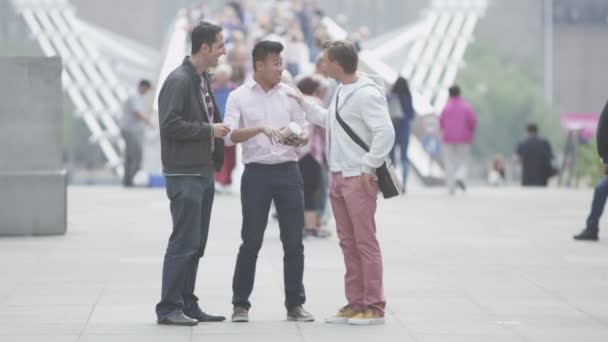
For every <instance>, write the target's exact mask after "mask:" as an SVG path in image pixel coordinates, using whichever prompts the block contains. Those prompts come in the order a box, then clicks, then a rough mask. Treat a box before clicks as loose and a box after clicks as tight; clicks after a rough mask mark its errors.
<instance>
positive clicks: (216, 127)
mask: <svg viewBox="0 0 608 342" xmlns="http://www.w3.org/2000/svg"><path fill="white" fill-rule="evenodd" d="M228 133H230V127H229V126H228V125H225V124H221V123H217V124H213V137H214V138H217V139H224V137H226V136H227V135H228Z"/></svg>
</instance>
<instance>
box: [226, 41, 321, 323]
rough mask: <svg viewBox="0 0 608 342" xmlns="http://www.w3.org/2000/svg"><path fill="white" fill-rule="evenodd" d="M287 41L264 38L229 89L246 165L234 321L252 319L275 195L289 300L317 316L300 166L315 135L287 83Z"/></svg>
mask: <svg viewBox="0 0 608 342" xmlns="http://www.w3.org/2000/svg"><path fill="white" fill-rule="evenodd" d="M281 51H283V45H281V43H278V42H271V41H261V42H259V43H257V44H256V46H255V47H254V49H253V53H252V55H253V66H254V74H253V78H251V79H249V80H247V81H246V82H245V84H243V85H242V86H241V87H239V88H238V89H236V90H235V91H233V92H232V93H231V94H230V96H229V97H228V103H227V104H226V115H225V117H224V123H225V124H226V125H228V126H229V127H232V128H233V129H234V130H233V131H232V132H231V134H230V135H228V136H226V139H225V142H226V145H227V146H230V145H234V144H236V143H241V144H242V147H243V163H244V164H245V172H244V173H243V178H242V180H241V204H242V211H243V225H242V227H241V237H242V239H243V242H242V244H241V247H240V249H239V254H238V257H237V261H236V268H235V270H234V278H233V282H232V291H233V297H232V304H233V305H234V312H233V314H232V321H233V322H247V321H249V316H248V312H249V309H250V307H251V303H250V302H249V296H250V295H251V292H252V291H253V283H254V278H255V268H256V262H257V258H258V253H259V251H260V248H261V247H262V241H263V239H264V231H265V229H266V225H267V223H268V214H269V211H270V204H271V202H272V201H274V203H275V205H276V208H277V214H278V218H279V228H280V230H281V242H282V243H283V251H284V258H283V264H284V271H283V272H284V283H285V306H286V308H287V319H288V320H290V321H303V322H312V321H314V317H313V316H312V315H311V314H310V313H308V312H306V311H305V310H304V308H303V307H302V305H303V304H304V302H305V301H306V296H305V293H304V285H303V280H302V279H303V273H304V246H303V244H302V234H303V230H304V195H303V182H302V176H301V175H300V170H299V168H298V154H297V153H296V152H297V146H300V145H303V144H306V143H307V142H308V134H307V132H306V126H307V124H306V120H305V115H304V112H303V111H302V109H301V108H300V106H299V105H298V104H297V103H296V102H295V100H293V99H291V98H290V97H288V96H287V92H288V91H290V90H291V88H290V87H289V86H287V85H285V84H282V83H281V75H282V73H283V58H282V57H281ZM288 125H289V126H294V125H297V126H298V127H299V128H301V130H302V133H301V134H299V135H297V136H294V137H293V138H286V135H285V134H284V131H283V130H281V129H282V128H285V127H287V126H288Z"/></svg>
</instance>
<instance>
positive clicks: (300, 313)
mask: <svg viewBox="0 0 608 342" xmlns="http://www.w3.org/2000/svg"><path fill="white" fill-rule="evenodd" d="M287 320H288V321H292V322H314V321H315V318H314V317H313V315H311V314H310V312H308V311H306V310H304V308H303V307H302V306H301V305H298V306H294V307H293V308H291V309H289V310H287Z"/></svg>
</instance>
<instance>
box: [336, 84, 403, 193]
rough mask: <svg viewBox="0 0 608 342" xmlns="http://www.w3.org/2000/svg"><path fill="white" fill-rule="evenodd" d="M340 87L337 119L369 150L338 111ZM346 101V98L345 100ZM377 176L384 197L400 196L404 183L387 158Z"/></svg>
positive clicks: (358, 142) (338, 96) (337, 96)
mask: <svg viewBox="0 0 608 342" xmlns="http://www.w3.org/2000/svg"><path fill="white" fill-rule="evenodd" d="M339 100H340V89H338V91H337V93H336V119H337V120H338V123H339V124H340V126H342V129H344V131H345V132H346V134H348V136H349V137H350V138H351V139H352V140H353V141H354V142H355V143H356V144H357V145H359V146H360V147H361V148H362V149H363V150H364V151H365V152H369V146H367V144H366V143H365V142H364V141H363V140H362V139H361V138H360V137H359V136H358V135H357V133H355V132H354V131H353V130H352V128H350V126H349V125H348V124H347V123H346V122H344V120H342V117H340V113H339V112H338V103H339V102H340V101H339ZM347 100H348V98H347ZM344 102H346V100H345V101H344ZM376 176H377V177H378V187H379V188H380V192H382V196H384V198H392V197H395V196H399V195H400V194H401V192H402V191H403V184H402V183H401V181H400V180H399V177H398V176H397V173H396V172H395V169H394V168H393V166H392V165H391V163H390V160H389V159H387V160H386V161H385V162H384V163H382V165H380V167H379V168H377V169H376Z"/></svg>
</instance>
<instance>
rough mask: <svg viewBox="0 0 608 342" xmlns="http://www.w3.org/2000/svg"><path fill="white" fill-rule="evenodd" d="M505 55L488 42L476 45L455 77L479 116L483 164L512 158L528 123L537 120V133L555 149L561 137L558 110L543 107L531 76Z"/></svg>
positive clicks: (479, 152) (477, 148)
mask: <svg viewBox="0 0 608 342" xmlns="http://www.w3.org/2000/svg"><path fill="white" fill-rule="evenodd" d="M505 56H506V54H504V53H501V51H500V50H499V49H498V48H496V47H494V46H492V44H490V43H487V42H480V43H475V44H473V45H471V47H470V48H469V49H468V50H467V54H466V56H465V61H466V66H465V67H464V68H463V69H462V71H461V72H460V73H459V75H458V80H457V83H458V84H459V85H460V86H461V88H462V89H463V97H464V98H466V99H467V100H468V101H469V102H470V103H471V105H472V106H473V108H474V109H475V111H476V113H477V114H478V117H479V124H478V129H477V132H476V137H475V141H474V143H473V151H474V153H475V155H476V156H477V157H478V158H481V159H482V160H487V159H490V158H491V157H492V156H493V155H495V154H503V155H506V156H510V155H512V154H513V153H514V151H515V148H516V146H517V143H518V142H519V141H520V140H521V139H522V138H523V137H524V136H525V126H526V124H527V123H529V122H536V123H537V124H538V125H539V129H540V133H541V135H543V136H545V137H547V138H548V139H549V141H551V143H552V145H553V147H554V150H558V149H559V148H560V147H561V145H562V141H563V137H564V133H563V132H562V129H561V128H560V122H559V115H558V113H557V111H556V110H555V109H554V108H551V107H550V106H548V105H546V103H545V100H544V97H543V93H542V86H541V84H540V82H539V81H538V80H537V79H535V77H534V76H533V75H534V73H533V72H531V71H528V70H526V69H525V67H522V66H520V65H517V64H515V63H513V62H511V61H509V60H508V59H507V58H506V57H505Z"/></svg>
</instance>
